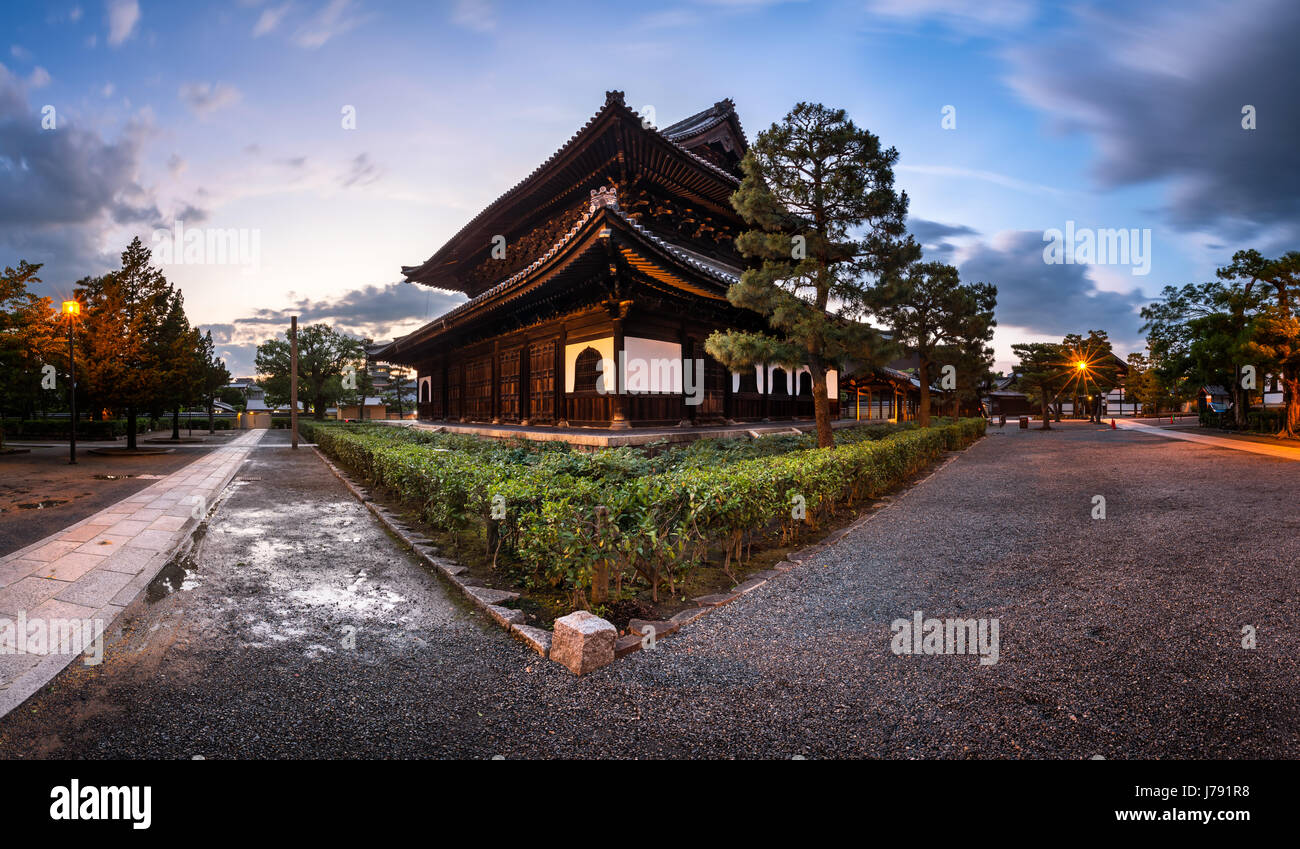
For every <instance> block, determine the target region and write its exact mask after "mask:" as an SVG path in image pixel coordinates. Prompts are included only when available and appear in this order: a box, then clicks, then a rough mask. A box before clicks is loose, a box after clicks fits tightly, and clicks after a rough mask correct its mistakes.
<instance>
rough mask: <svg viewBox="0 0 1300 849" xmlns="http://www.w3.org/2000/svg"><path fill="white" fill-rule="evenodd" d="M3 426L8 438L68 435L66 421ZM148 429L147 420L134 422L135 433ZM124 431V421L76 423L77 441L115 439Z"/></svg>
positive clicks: (9, 421) (14, 421) (10, 421)
mask: <svg viewBox="0 0 1300 849" xmlns="http://www.w3.org/2000/svg"><path fill="white" fill-rule="evenodd" d="M3 426H4V432H5V436H8V437H34V438H36V439H53V438H56V437H67V435H68V420H67V419H29V420H26V421H23V420H19V419H5V420H4V425H3ZM148 429H149V420H148V419H147V418H140V419H137V420H136V433H146V432H147V431H148ZM126 431H127V425H126V419H110V420H107V421H95V422H92V421H82V420H79V421H78V422H77V437H78V438H79V439H116V438H117V437H119V436H126Z"/></svg>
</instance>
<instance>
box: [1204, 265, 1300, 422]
mask: <svg viewBox="0 0 1300 849" xmlns="http://www.w3.org/2000/svg"><path fill="white" fill-rule="evenodd" d="M1218 276H1219V278H1220V279H1221V280H1235V281H1239V282H1242V283H1244V290H1245V291H1246V292H1247V293H1249V292H1251V291H1252V290H1253V289H1254V287H1255V284H1259V285H1260V286H1262V287H1265V288H1266V289H1267V291H1269V293H1270V294H1271V295H1272V296H1273V297H1274V301H1273V303H1271V304H1269V305H1268V306H1267V307H1265V308H1264V309H1262V310H1261V311H1260V313H1259V315H1258V316H1256V319H1255V321H1254V326H1253V328H1252V334H1251V338H1250V339H1249V340H1248V341H1247V342H1246V344H1245V345H1244V346H1243V350H1242V353H1243V354H1244V355H1245V356H1246V357H1247V358H1249V359H1253V360H1255V361H1256V362H1257V365H1256V368H1265V367H1272V368H1275V369H1276V370H1277V373H1278V376H1279V378H1280V381H1281V384H1282V403H1283V407H1284V409H1283V414H1282V427H1281V429H1280V430H1279V431H1278V436H1282V437H1289V438H1292V439H1294V438H1296V437H1297V436H1300V314H1298V313H1297V309H1296V306H1295V304H1296V301H1297V300H1300V251H1290V252H1289V253H1286V254H1284V255H1283V256H1281V257H1279V258H1278V259H1268V258H1266V257H1264V256H1262V255H1261V254H1260V253H1259V251H1256V250H1245V251H1237V252H1236V253H1235V254H1233V256H1232V264H1231V265H1227V266H1225V267H1223V268H1220V269H1219V270H1218Z"/></svg>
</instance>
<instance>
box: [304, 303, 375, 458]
mask: <svg viewBox="0 0 1300 849" xmlns="http://www.w3.org/2000/svg"><path fill="white" fill-rule="evenodd" d="M361 403H362V404H365V399H362V402H361ZM289 440H290V444H291V445H292V446H293V447H294V448H297V447H298V316H296V315H295V316H292V317H291V318H290V319H289Z"/></svg>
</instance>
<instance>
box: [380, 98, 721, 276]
mask: <svg viewBox="0 0 1300 849" xmlns="http://www.w3.org/2000/svg"><path fill="white" fill-rule="evenodd" d="M724 104H725V108H724ZM611 115H615V116H617V117H621V118H623V119H628V123H631V124H632V125H634V126H636V127H639V128H641V129H642V130H643V131H644V132H646V133H650V134H652V137H658V138H660V139H662V141H661V142H660V144H666V145H668V146H669V149H670V150H672V151H675V153H676V155H677V156H679V157H685V158H686V159H687V160H689V161H690V162H691V163H692V164H693V165H694V166H697V167H699V168H700V169H702V170H703V171H704V172H706V173H707V174H709V175H710V178H711V179H713V180H715V181H716V182H715V183H714V185H715V186H717V187H718V188H717V189H716V190H714V191H716V193H717V194H718V196H719V197H720V198H722V199H723V200H722V201H721V202H723V203H725V202H726V200H725V199H726V198H727V197H729V195H730V193H731V191H733V190H734V189H735V187H736V186H738V185H739V184H740V181H739V179H738V178H737V177H736V175H735V174H733V173H731V172H730V171H728V170H726V169H725V168H720V167H719V166H717V165H715V164H713V163H712V162H709V161H708V160H707V159H705V158H704V157H702V156H699V155H698V154H696V153H694V152H692V151H691V150H688V149H687V148H686V147H684V146H683V145H682V144H680V143H679V142H680V141H681V140H685V139H688V138H690V137H692V136H694V135H698V134H699V132H702V131H703V130H706V129H708V128H709V127H711V126H715V125H716V124H717V123H721V122H722V121H726V120H728V118H729V117H730V118H731V119H733V120H734V119H735V113H734V105H733V104H732V103H731V101H730V100H723V101H720V102H719V103H717V104H715V105H714V106H712V107H710V108H709V109H706V110H704V111H703V112H700V113H697V114H696V115H693V116H691V117H690V118H687V119H685V120H683V121H679V122H677V124H674V125H672V127H669V128H667V129H665V130H658V129H655V128H653V127H648V126H646V125H645V123H644V122H643V121H642V118H641V116H640V115H639V114H638V113H637V112H636V111H635V110H633V109H631V108H630V107H628V106H627V104H626V103H625V102H624V98H623V92H621V91H609V92H606V93H605V103H604V105H603V106H602V107H601V108H600V110H599V111H597V112H596V114H594V115H593V116H592V117H591V118H589V119H588V120H587V122H586V123H585V124H583V126H582V127H581V128H580V129H579V130H578V131H577V132H575V133H574V134H573V135H572V136H570V137H569V139H568V141H566V142H565V143H564V144H563V145H561V146H560V148H559V149H558V150H556V151H555V152H554V153H553V154H551V155H550V156H549V157H547V159H546V160H545V161H544V162H542V163H541V164H540V165H538V166H537V167H536V168H534V169H533V170H532V171H531V172H530V173H529V174H528V176H526V177H525V178H523V179H522V180H520V181H519V182H518V183H516V184H515V185H514V186H512V187H511V188H509V189H507V190H506V191H505V192H503V193H501V194H500V195H498V196H497V198H496V199H495V200H493V201H492V202H491V203H489V204H488V205H487V206H485V207H484V208H483V209H482V210H481V211H480V212H479V213H478V214H477V215H475V216H474V217H473V218H472V219H470V221H469V222H468V223H466V224H465V225H464V226H463V227H462V228H461V229H460V230H459V231H457V232H456V234H455V235H454V236H452V237H451V238H450V239H448V240H447V242H446V243H445V244H444V245H443V246H442V247H441V248H439V249H438V251H437V252H435V253H434V254H433V256H431V257H430V258H429V259H428V260H426V261H425V262H424V263H422V264H420V265H414V266H409V265H408V266H403V267H402V273H403V274H404V275H405V276H407V277H408V278H411V279H412V280H413V281H415V282H422V283H429V282H432V281H430V280H428V279H423V278H427V277H430V276H434V277H436V276H438V275H439V274H440V272H439V271H438V270H437V269H439V268H440V267H442V266H445V264H446V262H447V261H448V260H451V259H453V258H454V257H455V256H456V251H457V250H458V249H456V248H454V246H456V245H458V244H459V243H462V242H463V241H465V240H466V239H468V238H470V237H471V234H475V233H477V231H479V230H481V229H482V228H483V226H485V225H487V224H488V223H489V222H490V220H491V219H493V217H494V216H499V215H500V213H501V210H502V209H503V207H505V206H506V205H508V204H510V203H512V202H514V200H515V199H516V198H522V197H524V196H525V195H526V194H527V193H528V192H530V191H532V190H533V189H534V187H536V186H538V185H540V184H541V183H542V182H543V177H545V176H546V175H547V174H548V172H550V171H552V170H553V169H555V168H559V167H561V166H560V162H561V160H566V161H567V157H569V156H571V155H572V154H573V153H574V152H575V150H577V149H578V148H579V146H580V145H581V144H582V143H583V140H584V139H585V138H587V137H588V136H589V135H590V133H591V132H592V128H593V127H594V126H595V125H596V124H597V123H600V122H601V120H602V119H605V118H606V117H607V116H611ZM710 122H712V123H710ZM736 123H737V126H738V125H739V122H738V121H737V122H736ZM688 125H689V126H688ZM683 127H686V128H687V129H688V130H689V131H683V130H682V129H674V128H683ZM700 128H703V129H700ZM669 131H672V134H671V135H670V134H669ZM477 241H482V240H477ZM477 241H476V242H475V243H476V244H477Z"/></svg>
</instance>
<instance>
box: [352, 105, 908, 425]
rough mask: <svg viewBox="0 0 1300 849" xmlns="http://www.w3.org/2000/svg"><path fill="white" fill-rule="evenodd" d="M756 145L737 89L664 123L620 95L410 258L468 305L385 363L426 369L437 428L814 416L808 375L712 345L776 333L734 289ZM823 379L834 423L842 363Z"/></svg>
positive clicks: (414, 336)
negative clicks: (745, 165) (745, 362)
mask: <svg viewBox="0 0 1300 849" xmlns="http://www.w3.org/2000/svg"><path fill="white" fill-rule="evenodd" d="M746 147H747V141H746V138H745V133H744V131H743V129H742V128H741V124H740V120H739V119H738V118H737V116H736V112H735V108H734V105H733V104H732V102H731V101H730V100H723V101H721V102H719V103H716V104H714V105H713V106H711V107H709V108H708V109H705V110H704V111H703V112H699V113H697V114H695V115H692V116H691V117H689V118H686V119H685V120H683V121H679V122H678V123H676V124H673V125H671V126H669V127H665V128H663V129H658V128H655V127H652V126H649V125H648V123H647V122H645V121H643V120H642V118H641V116H639V115H638V114H637V113H636V112H634V111H633V110H631V109H629V108H628V106H627V105H626V104H625V103H624V99H623V94H622V92H617V91H615V92H608V93H607V94H606V97H605V103H604V105H603V106H602V107H601V109H600V111H598V112H597V113H596V114H595V116H593V117H592V118H591V120H589V121H588V122H587V123H586V125H585V126H583V127H582V128H581V129H580V130H579V131H578V132H577V133H576V134H574V135H573V136H572V137H571V138H570V139H569V141H568V142H567V143H566V144H565V145H564V146H563V147H561V148H560V149H559V150H558V151H556V152H555V154H553V155H552V156H551V157H550V158H549V159H547V160H546V161H545V162H543V163H542V164H541V165H540V166H539V167H538V168H537V169H536V170H534V171H533V172H532V173H531V174H530V175H528V177H526V178H525V179H524V180H523V181H522V182H520V183H518V184H517V185H515V186H514V187H513V188H511V189H510V190H509V191H507V192H505V194H503V195H501V196H500V197H498V198H497V199H496V200H495V201H493V202H492V203H491V204H490V205H488V207H487V208H486V209H484V210H483V211H481V212H480V213H479V214H478V215H477V216H475V217H474V218H473V219H472V220H471V221H470V222H469V223H468V224H466V225H465V226H464V227H463V228H462V229H461V230H460V232H458V233H457V234H456V235H454V236H453V237H452V238H451V239H450V240H449V241H448V242H447V243H446V244H445V245H443V246H442V247H441V248H439V249H438V251H437V252H436V253H434V254H433V256H431V257H430V258H429V259H428V260H427V261H425V262H424V263H422V264H420V265H416V266H408V267H404V268H403V269H402V272H403V274H404V275H405V276H406V279H408V280H410V281H412V282H415V283H421V284H424V285H426V286H432V287H436V288H439V289H445V290H450V291H456V292H463V293H464V294H465V295H467V296H468V298H469V300H468V301H466V302H465V303H462V304H460V305H459V306H457V307H454V308H453V309H451V310H450V311H448V312H447V313H445V314H444V315H442V316H439V317H438V318H436V319H434V320H433V321H431V322H429V323H428V324H426V325H425V326H424V327H421V328H420V329H419V330H416V331H415V332H413V333H411V334H409V335H407V336H405V337H402V338H399V339H397V340H395V341H393V342H391V343H389V344H387V345H386V346H384V347H382V348H381V349H379V350H377V351H375V352H374V356H375V357H376V358H377V359H379V360H381V361H384V362H389V363H396V364H402V365H406V366H412V367H414V368H415V369H416V371H417V375H418V387H419V389H418V396H417V399H418V414H419V418H420V419H423V420H429V421H445V422H484V423H492V424H518V425H528V426H539V425H540V426H557V427H598V428H611V429H619V428H629V427H665V426H685V427H704V426H710V425H720V424H724V423H734V422H745V421H762V420H769V419H770V420H782V419H784V420H789V419H795V418H811V417H812V416H813V399H812V380H811V375H810V374H809V373H808V371H807V369H806V368H803V369H793V370H791V369H785V368H782V367H780V366H775V365H773V366H756V367H754V368H753V369H746V370H744V371H742V372H729V371H728V370H727V369H726V368H724V367H723V366H722V365H721V364H719V363H718V362H716V361H715V360H713V358H711V357H710V356H709V355H708V354H707V353H706V352H705V350H704V341H705V339H707V338H708V336H709V334H710V333H712V332H713V331H715V330H720V329H726V328H741V329H752V330H763V329H766V321H765V320H764V319H763V317H761V316H760V315H758V314H756V313H754V312H751V311H748V310H743V309H738V308H736V307H733V306H732V305H731V304H730V303H729V302H728V301H727V296H726V295H727V289H728V287H729V286H730V285H731V284H733V283H735V282H737V281H738V279H739V277H740V274H741V272H742V270H743V268H744V264H745V261H744V260H743V258H742V257H741V256H740V255H739V254H738V253H737V251H736V249H735V247H734V244H733V240H734V238H735V236H736V235H737V234H738V233H739V232H741V231H742V230H743V229H745V225H744V224H743V222H742V221H741V219H740V218H739V216H738V215H737V214H736V212H735V211H734V210H733V209H732V207H731V202H730V197H731V195H732V193H733V192H735V191H736V188H737V187H738V185H739V183H740V177H741V171H740V165H739V163H740V160H741V157H742V156H743V155H744V153H745V150H746ZM828 389H829V392H830V400H831V407H832V413H833V415H836V416H838V415H839V412H840V411H839V406H840V404H839V398H840V389H839V387H838V386H837V375H835V374H834V373H833V372H832V373H831V374H830V375H829V376H828ZM897 409H902V408H901V407H899V408H897ZM877 412H880V408H877ZM846 415H852V413H851V412H850V411H847V410H846ZM882 417H883V416H882Z"/></svg>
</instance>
